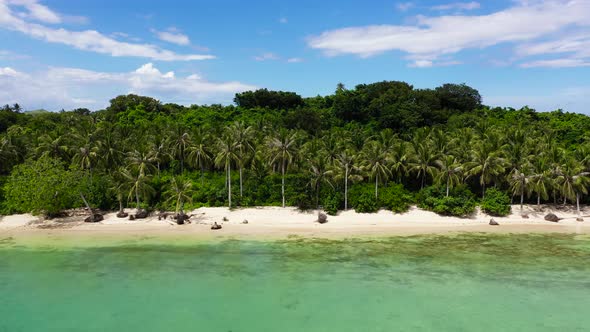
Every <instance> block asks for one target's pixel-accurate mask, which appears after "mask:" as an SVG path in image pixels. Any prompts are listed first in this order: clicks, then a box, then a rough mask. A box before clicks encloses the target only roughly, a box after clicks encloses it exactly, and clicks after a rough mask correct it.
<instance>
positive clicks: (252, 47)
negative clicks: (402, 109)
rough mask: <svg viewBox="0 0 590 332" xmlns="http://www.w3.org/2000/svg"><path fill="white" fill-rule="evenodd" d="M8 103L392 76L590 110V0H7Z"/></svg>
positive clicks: (201, 100)
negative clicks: (469, 87)
mask: <svg viewBox="0 0 590 332" xmlns="http://www.w3.org/2000/svg"><path fill="white" fill-rule="evenodd" d="M0 39H1V40H2V41H3V42H2V44H1V45H0V86H2V89H1V90H0V103H2V104H5V103H14V102H18V103H20V104H21V105H23V106H24V107H25V108H26V109H35V108H45V109H49V110H57V109H61V108H65V109H71V108H75V107H88V108H91V109H98V108H102V107H104V106H106V105H107V104H108V100H109V99H110V98H112V97H114V96H116V95H119V94H126V93H138V94H144V95H149V96H153V97H156V98H158V99H160V100H162V101H163V102H176V103H181V104H187V105H189V104H193V103H196V104H205V103H206V104H209V103H223V104H229V103H231V102H232V98H233V95H234V94H235V93H236V92H239V91H243V90H249V89H255V88H259V87H266V88H269V89H277V90H288V91H295V92H298V93H300V94H302V95H303V96H314V95H317V94H320V95H325V94H329V93H332V92H333V91H334V89H335V87H336V84H337V83H338V82H342V83H344V84H345V85H346V86H348V87H353V86H354V85H356V84H360V83H372V82H376V81H382V80H402V81H406V82H408V83H410V84H413V85H414V86H415V87H417V88H433V87H436V86H438V85H440V84H443V83H447V82H451V83H467V84H468V85H470V86H473V87H474V88H476V89H478V90H479V91H480V93H481V94H482V96H483V98H484V103H485V104H488V105H492V106H496V105H499V106H512V107H521V106H524V105H530V106H531V107H534V108H536V109H537V110H539V111H548V110H554V109H557V108H562V109H564V110H566V111H573V112H581V113H587V114H590V108H589V107H587V105H589V104H590V103H589V102H590V78H589V77H590V75H589V74H590V1H588V0H547V1H541V0H503V1H502V0H500V1H469V0H468V1H454V0H446V1H445V0H415V1H377V0H374V1H370V2H368V1H364V2H363V1H333V0H326V1H310V0H301V1H282V2H277V1H237V0H219V1H211V0H208V1H204V0H203V1H188V0H168V1H156V0H143V1H138V0H131V1H124V0H118V1H113V0H100V1H98V0H84V1H71V0H0Z"/></svg>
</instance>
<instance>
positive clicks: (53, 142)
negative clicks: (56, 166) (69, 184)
mask: <svg viewBox="0 0 590 332" xmlns="http://www.w3.org/2000/svg"><path fill="white" fill-rule="evenodd" d="M35 152H36V153H37V156H39V157H42V156H49V157H51V158H57V159H67V158H68V155H69V152H70V147H69V145H68V143H67V136H66V135H62V134H59V133H57V134H54V133H49V134H44V135H42V136H40V137H39V143H38V145H37V148H36V149H35Z"/></svg>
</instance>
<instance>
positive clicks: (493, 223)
mask: <svg viewBox="0 0 590 332" xmlns="http://www.w3.org/2000/svg"><path fill="white" fill-rule="evenodd" d="M490 225H492V226H498V225H500V224H498V222H497V221H495V220H494V218H492V219H490Z"/></svg>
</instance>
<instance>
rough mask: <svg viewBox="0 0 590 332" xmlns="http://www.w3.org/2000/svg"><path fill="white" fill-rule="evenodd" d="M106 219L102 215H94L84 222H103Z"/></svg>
mask: <svg viewBox="0 0 590 332" xmlns="http://www.w3.org/2000/svg"><path fill="white" fill-rule="evenodd" d="M103 220H104V217H103V216H102V214H100V213H93V214H92V215H91V216H88V217H86V219H84V222H99V221H103Z"/></svg>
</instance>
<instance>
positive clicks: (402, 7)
mask: <svg viewBox="0 0 590 332" xmlns="http://www.w3.org/2000/svg"><path fill="white" fill-rule="evenodd" d="M395 7H396V8H397V9H398V10H399V11H402V12H405V11H408V10H409V9H411V8H412V7H414V3H413V2H400V3H398V4H397V5H395Z"/></svg>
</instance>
